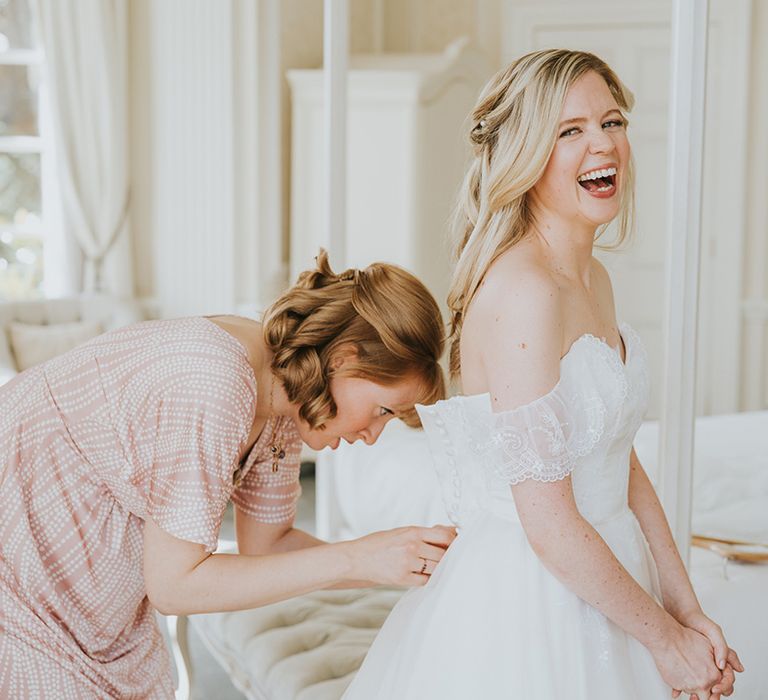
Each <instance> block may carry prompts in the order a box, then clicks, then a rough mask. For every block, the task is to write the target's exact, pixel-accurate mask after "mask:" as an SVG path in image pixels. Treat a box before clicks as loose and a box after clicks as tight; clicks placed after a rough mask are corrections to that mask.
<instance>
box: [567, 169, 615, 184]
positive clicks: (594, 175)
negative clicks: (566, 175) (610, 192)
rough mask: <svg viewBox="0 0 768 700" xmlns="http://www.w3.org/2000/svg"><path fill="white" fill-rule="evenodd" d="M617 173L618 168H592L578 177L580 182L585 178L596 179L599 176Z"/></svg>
mask: <svg viewBox="0 0 768 700" xmlns="http://www.w3.org/2000/svg"><path fill="white" fill-rule="evenodd" d="M615 174H616V168H604V169H602V170H592V171H590V172H588V173H584V174H583V175H579V177H577V178H576V179H577V181H578V182H584V181H585V180H596V179H597V178H599V177H609V176H610V175H615Z"/></svg>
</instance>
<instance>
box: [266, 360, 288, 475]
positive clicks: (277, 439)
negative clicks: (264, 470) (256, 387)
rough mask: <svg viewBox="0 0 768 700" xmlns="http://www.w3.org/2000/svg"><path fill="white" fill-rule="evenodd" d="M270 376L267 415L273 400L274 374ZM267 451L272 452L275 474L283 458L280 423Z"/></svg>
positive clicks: (283, 450)
mask: <svg viewBox="0 0 768 700" xmlns="http://www.w3.org/2000/svg"><path fill="white" fill-rule="evenodd" d="M271 376H272V381H271V382H270V385H269V415H270V417H271V416H272V405H273V403H274V400H275V375H274V374H273V375H271ZM279 420H280V418H279V417H278V416H275V421H279ZM269 451H270V453H271V454H272V473H273V474H276V473H277V471H278V469H280V460H281V459H284V458H285V449H284V448H283V426H282V425H280V426H279V428H278V430H277V431H275V434H274V435H273V439H272V444H271V445H270V447H269Z"/></svg>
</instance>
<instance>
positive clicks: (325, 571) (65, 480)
mask: <svg viewBox="0 0 768 700" xmlns="http://www.w3.org/2000/svg"><path fill="white" fill-rule="evenodd" d="M442 347H443V331H442V327H441V322H440V313H439V311H438V308H437V305H436V304H435V302H434V300H433V299H432V297H431V296H430V294H429V292H428V291H427V290H426V288H425V287H424V286H423V285H422V284H421V283H420V282H419V281H418V280H416V279H415V278H414V277H413V276H411V275H410V274H408V273H406V272H405V271H403V270H401V269H399V268H396V267H394V266H391V265H384V264H374V265H371V266H370V267H368V268H366V269H364V270H349V271H347V272H346V273H344V274H342V275H335V274H334V273H333V272H332V271H331V269H330V267H329V266H328V262H327V259H326V256H325V254H324V253H321V255H320V257H319V259H318V266H317V269H316V270H313V271H310V272H306V273H304V274H303V275H301V276H300V278H299V281H298V283H297V284H296V285H295V286H294V287H293V288H292V289H290V290H288V291H287V292H286V293H285V294H283V296H281V297H280V298H279V299H278V300H277V301H276V302H275V303H274V304H273V305H272V307H271V308H270V309H269V310H268V312H267V313H266V315H265V317H264V320H263V324H261V323H256V322H254V321H250V320H246V319H243V318H236V317H226V316H221V317H213V318H187V319H179V320H170V321H152V322H148V323H143V324H139V325H135V326H130V327H128V328H125V329H121V330H117V331H113V332H111V333H108V334H106V335H103V336H101V337H100V338H97V339H95V340H93V341H91V342H90V343H87V344H86V345H83V346H81V347H79V348H76V349H75V350H73V351H71V352H69V353H67V354H65V355H63V356H61V357H59V358H56V359H53V360H51V361H49V362H47V363H45V364H43V365H41V366H38V367H36V368H32V369H29V370H27V371H26V372H24V373H22V374H20V375H19V376H18V377H16V378H15V379H14V380H13V381H11V382H10V383H9V384H7V385H5V386H3V387H2V389H0V460H2V461H1V462H0V467H1V468H2V472H0V697H2V698H25V699H27V700H28V699H33V698H34V699H36V698H45V699H51V698H56V700H65V699H67V698H78V699H79V698H104V697H120V698H127V697H131V698H147V697H153V698H154V697H157V698H172V697H173V687H172V681H171V672H170V667H169V659H168V655H167V653H166V650H165V647H164V644H163V641H162V637H161V635H160V632H159V630H158V628H157V625H156V623H155V615H154V608H157V609H158V610H160V611H161V612H165V613H173V614H186V613H202V612H211V611H223V610H235V609H241V608H251V607H256V606H259V605H264V604H266V603H271V602H274V601H278V600H282V599H285V598H289V597H291V596H295V595H300V594H303V593H306V592H308V591H312V590H316V589H320V588H326V587H330V586H339V587H341V586H345V585H349V583H350V582H353V581H358V582H372V583H390V584H398V585H421V584H424V583H425V582H426V581H427V580H428V578H429V574H428V573H423V566H424V561H425V560H426V561H429V562H430V567H432V566H434V564H435V563H436V562H438V561H439V560H440V559H441V557H442V555H443V553H444V551H445V548H446V547H447V546H448V545H449V544H450V543H451V541H452V539H453V537H454V533H453V530H452V529H449V528H442V527H435V528H401V529H398V530H392V531H388V532H383V533H376V534H374V535H370V536H368V537H364V538H361V539H359V540H354V541H351V542H345V543H338V544H325V543H322V542H320V541H318V540H316V539H314V538H313V537H311V536H310V535H308V534H306V533H304V532H301V531H298V530H295V529H294V528H293V517H294V513H295V509H296V500H297V498H298V495H299V481H298V477H299V452H300V450H301V445H302V442H303V443H306V444H307V445H309V446H310V447H312V448H315V449H321V448H323V447H331V448H334V447H336V446H337V445H338V444H339V441H340V440H346V441H348V442H354V441H355V440H363V441H364V442H366V443H368V444H371V443H373V442H375V441H376V439H377V437H378V436H379V433H380V432H381V430H382V429H383V427H384V425H385V424H386V423H387V421H389V420H390V419H391V418H392V417H393V416H396V415H397V416H400V417H402V418H404V419H405V420H406V421H410V422H414V421H415V420H417V419H416V415H415V412H414V404H415V402H417V401H428V400H435V399H438V398H440V397H441V395H442V393H443V378H442V374H441V370H440V367H439V365H438V359H439V357H440V355H441V351H442ZM230 499H231V500H232V501H233V502H234V504H235V506H236V516H237V518H236V529H237V539H238V545H239V554H216V553H214V550H215V549H216V542H217V534H218V530H219V526H220V524H221V521H222V517H223V515H224V511H225V508H226V506H227V503H228V501H229V500H230Z"/></svg>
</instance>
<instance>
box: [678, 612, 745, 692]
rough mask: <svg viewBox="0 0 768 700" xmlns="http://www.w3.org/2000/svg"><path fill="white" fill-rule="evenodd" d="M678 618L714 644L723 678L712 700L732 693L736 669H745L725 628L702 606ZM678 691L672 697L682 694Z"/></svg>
mask: <svg viewBox="0 0 768 700" xmlns="http://www.w3.org/2000/svg"><path fill="white" fill-rule="evenodd" d="M677 619H678V621H679V622H680V623H681V624H682V625H685V626H686V627H689V628H690V629H692V630H696V631H697V632H700V633H701V634H703V635H704V636H705V637H706V638H707V639H709V642H710V644H711V645H712V650H713V653H714V656H715V663H716V664H717V667H718V668H720V669H722V671H723V678H722V680H721V681H719V682H718V683H716V684H715V686H713V688H712V689H711V691H710V693H711V697H712V700H719V698H720V695H725V696H726V697H727V696H729V695H731V694H732V693H733V684H734V681H735V678H736V677H735V673H734V671H738V672H739V673H741V672H742V671H744V666H743V665H742V663H741V661H740V659H739V656H738V654H737V653H736V652H735V651H734V650H733V649H731V648H730V647H729V646H728V644H727V643H726V641H725V636H724V635H723V630H722V629H721V628H720V626H719V625H718V624H717V623H716V622H714V621H713V620H711V619H710V618H709V617H707V616H706V615H705V614H704V613H703V612H702V610H701V609H700V608H699V609H697V610H694V611H691V612H689V613H686V614H684V615H680V616H679V617H678V618H677ZM676 692H677V694H674V693H673V695H672V697H677V696H678V695H679V694H680V692H679V691H676ZM699 700H701V698H699Z"/></svg>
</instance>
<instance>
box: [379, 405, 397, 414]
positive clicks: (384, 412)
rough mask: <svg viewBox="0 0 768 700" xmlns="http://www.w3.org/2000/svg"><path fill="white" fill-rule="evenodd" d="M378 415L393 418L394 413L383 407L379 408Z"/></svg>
mask: <svg viewBox="0 0 768 700" xmlns="http://www.w3.org/2000/svg"><path fill="white" fill-rule="evenodd" d="M379 415H380V416H394V415H395V412H394V411H393V410H392V409H390V408H386V407H385V406H379Z"/></svg>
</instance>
